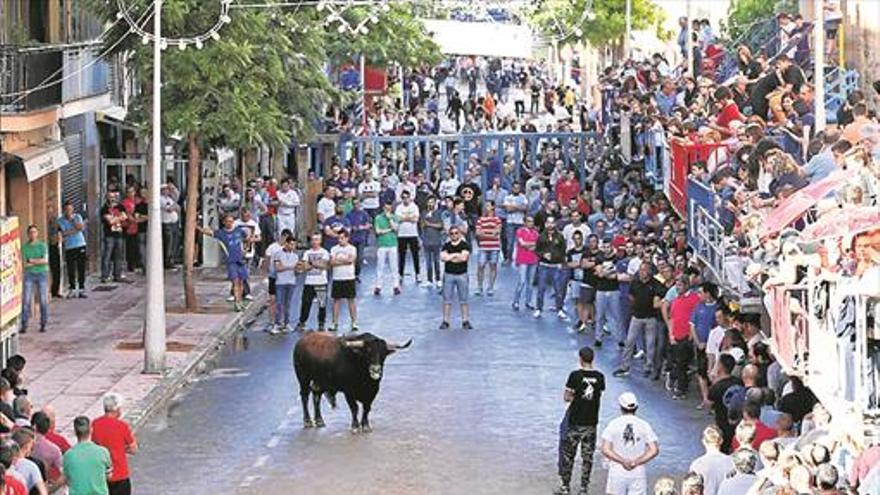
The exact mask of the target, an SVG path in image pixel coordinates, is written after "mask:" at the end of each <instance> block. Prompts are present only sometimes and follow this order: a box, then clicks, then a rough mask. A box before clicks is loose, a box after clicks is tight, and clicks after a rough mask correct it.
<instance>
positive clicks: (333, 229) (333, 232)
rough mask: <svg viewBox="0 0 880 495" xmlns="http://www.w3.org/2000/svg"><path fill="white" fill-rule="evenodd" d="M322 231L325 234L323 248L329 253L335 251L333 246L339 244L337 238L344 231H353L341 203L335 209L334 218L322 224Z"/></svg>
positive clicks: (325, 220) (327, 219)
mask: <svg viewBox="0 0 880 495" xmlns="http://www.w3.org/2000/svg"><path fill="white" fill-rule="evenodd" d="M321 230H322V231H323V232H324V243H323V247H324V249H326V250H327V251H330V250H331V249H333V246H335V245H336V244H338V243H339V241H338V240H337V238H338V237H339V233H340V232H342V231H343V230H345V231H351V223H350V222H349V221H348V219H347V218H346V217H345V215H344V214H343V212H342V205H340V204H339V203H337V204H336V206H335V207H334V209H333V216H331V217H329V218H326V219H324V223H323V224H321Z"/></svg>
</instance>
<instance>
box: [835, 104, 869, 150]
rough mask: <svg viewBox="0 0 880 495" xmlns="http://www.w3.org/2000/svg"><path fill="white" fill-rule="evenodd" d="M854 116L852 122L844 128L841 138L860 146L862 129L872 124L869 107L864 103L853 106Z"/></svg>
mask: <svg viewBox="0 0 880 495" xmlns="http://www.w3.org/2000/svg"><path fill="white" fill-rule="evenodd" d="M852 115H853V120H852V122H850V123H849V124H847V126H846V127H844V128H843V132H842V133H841V135H840V137H841V139H845V140H847V141H849V143H850V144H852V145H853V146H855V145H857V144H859V140H860V137H861V136H860V134H861V130H862V127H864V126H866V125H869V124H871V119H870V118H869V117H868V106H867V105H866V104H865V103H864V102H859V103H856V104H855V105H853V108H852Z"/></svg>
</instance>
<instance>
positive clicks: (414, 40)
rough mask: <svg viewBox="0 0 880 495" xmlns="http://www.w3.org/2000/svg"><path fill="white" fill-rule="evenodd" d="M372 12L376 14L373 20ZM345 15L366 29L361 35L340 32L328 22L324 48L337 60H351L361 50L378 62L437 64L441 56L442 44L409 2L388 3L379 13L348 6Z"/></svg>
mask: <svg viewBox="0 0 880 495" xmlns="http://www.w3.org/2000/svg"><path fill="white" fill-rule="evenodd" d="M370 15H373V17H372V19H373V20H372V21H371V20H370V17H369V16H370ZM342 17H343V18H345V19H346V20H347V21H348V22H349V24H350V25H352V26H359V25H363V26H364V27H365V28H366V32H361V33H360V34H359V35H352V34H350V33H348V32H343V33H339V32H338V31H337V29H336V26H337V25H336V24H332V25H330V26H328V28H327V30H326V36H327V42H326V45H325V49H326V51H327V55H328V57H329V59H330V61H331V62H333V63H334V64H339V63H346V62H349V61H351V60H352V57H357V56H358V55H360V54H363V55H364V56H365V57H366V60H367V63H369V64H371V65H378V66H383V65H388V64H389V63H392V62H394V63H398V64H401V65H404V66H408V67H414V66H417V65H421V64H435V63H437V62H439V61H440V60H441V58H442V54H441V53H440V47H439V46H438V45H437V43H435V42H434V40H433V39H432V38H431V36H430V34H429V33H428V32H427V30H426V29H425V25H424V24H423V23H422V21H421V20H420V19H419V18H417V17H416V16H415V15H414V13H413V9H412V8H411V6H410V5H407V4H403V3H394V4H391V5H389V9H388V11H387V12H380V13H377V12H374V11H372V10H371V9H367V8H364V7H356V8H352V9H349V10H347V11H346V12H345V13H343V15H342ZM365 20H366V22H364V21H365Z"/></svg>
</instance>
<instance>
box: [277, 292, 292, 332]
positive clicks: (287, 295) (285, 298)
mask: <svg viewBox="0 0 880 495" xmlns="http://www.w3.org/2000/svg"><path fill="white" fill-rule="evenodd" d="M295 288H296V285H294V284H284V285H276V286H275V324H276V325H287V324H289V323H290V306H291V305H292V304H293V290H294V289H295Z"/></svg>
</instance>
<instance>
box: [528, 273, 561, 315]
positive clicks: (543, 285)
mask: <svg viewBox="0 0 880 495" xmlns="http://www.w3.org/2000/svg"><path fill="white" fill-rule="evenodd" d="M567 282H568V280H566V278H565V270H562V269H561V268H560V267H559V265H555V266H548V265H538V297H537V301H536V304H535V308H536V309H538V310H539V311H540V310H543V309H544V292H546V291H547V287H548V286H551V285H552V286H553V291H554V299H555V300H556V310H557V311H559V310H561V309H562V308H563V306H564V305H565V284H566V283H567Z"/></svg>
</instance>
